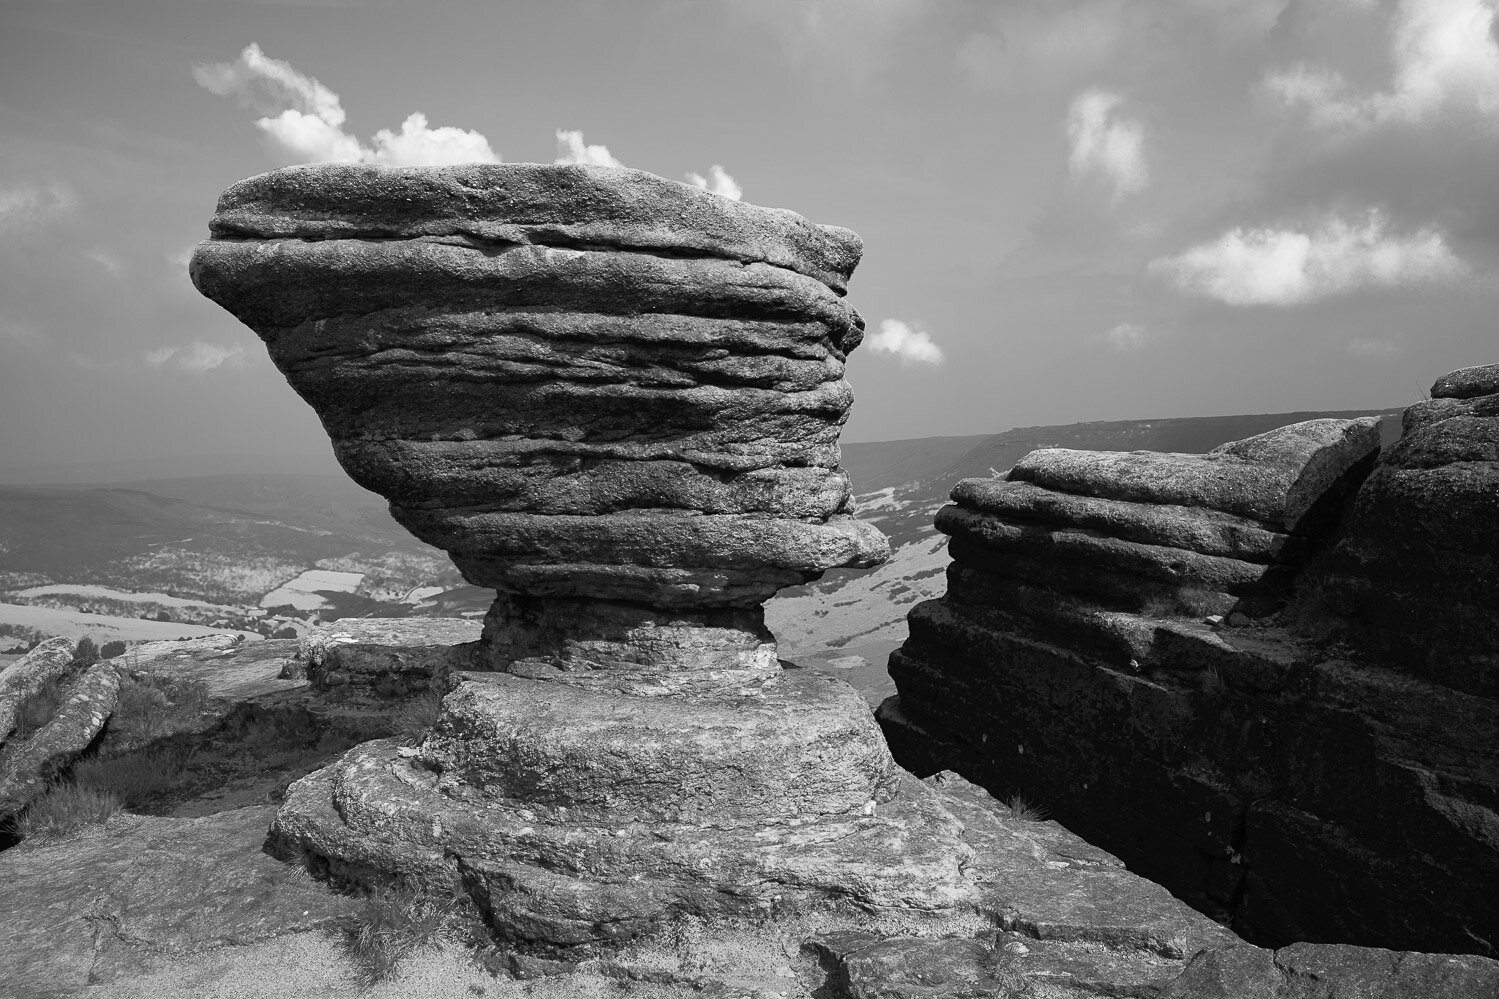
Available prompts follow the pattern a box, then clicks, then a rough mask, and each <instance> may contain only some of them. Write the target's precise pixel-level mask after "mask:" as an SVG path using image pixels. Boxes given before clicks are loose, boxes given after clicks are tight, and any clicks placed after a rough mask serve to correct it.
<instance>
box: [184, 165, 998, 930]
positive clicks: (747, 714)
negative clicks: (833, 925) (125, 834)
mask: <svg viewBox="0 0 1499 999" xmlns="http://www.w3.org/2000/svg"><path fill="white" fill-rule="evenodd" d="M211 231H212V234H213V238H212V239H210V240H209V241H207V242H205V243H203V244H201V245H200V246H199V248H198V250H197V252H196V253H195V255H194V258H193V263H192V276H193V280H194V282H195V283H196V284H197V286H198V287H199V289H200V290H202V291H203V292H204V293H205V294H206V295H208V296H209V297H210V298H213V299H214V300H215V301H217V302H219V303H220V304H222V305H224V306H225V307H226V308H227V309H229V310H230V311H231V312H233V313H234V314H235V315H236V316H238V317H239V318H240V319H242V320H243V321H244V322H245V323H247V324H248V325H249V326H250V327H251V328H253V329H254V330H255V331H256V332H257V333H258V334H259V335H260V337H261V338H262V339H263V340H264V341H265V343H266V345H267V348H268V349H269V351H270V355H271V358H272V360H273V361H275V363H276V364H277V366H278V367H279V368H280V369H281V371H282V372H283V373H284V374H285V375H286V377H287V379H288V381H290V382H291V384H292V386H293V387H294V388H295V389H296V390H297V392H298V393H300V394H301V395H302V397H303V398H305V399H306V400H307V401H308V402H309V403H311V404H312V406H313V407H314V408H315V409H316V410H317V412H318V415H319V416H320V417H321V419H322V421H323V424H324V426H325V427H326V428H327V430H328V432H329V435H330V436H331V437H332V439H333V443H334V449H335V453H336V454H337V456H338V458H339V461H340V462H341V463H342V464H343V466H344V468H345V469H346V470H347V471H348V472H349V474H350V475H351V476H353V477H354V478H355V479H356V480H357V481H358V482H360V483H361V484H362V485H364V486H366V487H368V488H370V489H373V490H375V491H377V492H379V493H381V494H382V495H384V496H385V497H387V498H388V499H389V500H390V502H391V511H392V514H393V515H394V516H395V517H396V518H397V519H398V520H399V521H400V522H401V523H402V524H403V525H405V526H406V527H407V528H408V529H410V530H411V531H412V532H413V533H414V534H416V535H417V536H418V537H420V538H422V539H423V540H425V541H427V542H429V543H432V544H435V545H438V546H439V547H442V548H444V549H445V550H447V551H448V552H449V554H450V555H451V556H452V558H453V560H454V562H455V563H456V564H457V565H458V567H459V568H460V569H461V570H462V572H463V573H464V575H465V577H466V578H467V579H468V580H469V581H470V582H472V583H474V584H476V585H480V586H486V587H492V588H494V589H496V590H498V591H499V597H498V599H497V600H496V602H495V605H494V607H493V609H492V610H491V611H490V613H489V616H488V618H487V619H486V621H485V623H484V628H483V633H482V636H481V637H480V639H479V641H478V643H477V644H476V645H474V646H472V647H471V648H469V649H467V650H465V651H463V652H461V653H459V654H458V655H459V656H460V657H466V660H467V661H466V663H464V662H461V661H458V660H456V659H455V660H453V661H452V662H450V663H449V664H448V666H451V667H452V668H448V667H444V669H443V670H439V671H436V672H435V673H432V674H431V678H432V680H433V682H435V683H436V684H437V686H438V687H439V688H440V689H442V690H444V691H445V692H446V696H445V697H444V699H443V702H442V709H441V714H440V717H439V719H438V721H437V723H436V726H435V728H434V729H433V730H432V731H431V732H430V733H429V734H428V735H427V737H426V738H425V739H424V740H423V741H422V742H421V743H420V745H417V746H405V745H399V744H398V743H397V741H396V740H390V741H387V742H375V743H367V744H365V745H364V746H361V747H359V748H357V749H355V750H354V751H352V752H350V753H349V754H348V755H347V756H345V757H344V758H343V759H342V760H341V761H339V762H338V763H337V764H335V765H334V766H332V767H330V768H328V769H326V770H323V771H320V772H318V773H316V774H313V775H311V776H310V777H308V778H306V779H304V780H302V781H300V782H298V783H297V784H295V785H293V787H292V788H291V790H290V792H289V794H288V797H287V800H286V803H285V805H284V806H283V807H282V809H281V810H280V812H279V814H278V816H277V820H276V825H275V829H274V834H275V836H276V837H277V838H278V839H279V840H280V841H281V842H282V843H283V845H285V846H288V847H293V848H298V849H300V850H302V851H303V852H304V853H306V854H308V855H311V856H313V857H320V858H322V859H323V861H325V862H326V864H327V865H328V867H329V869H331V870H333V871H335V872H336V873H339V874H341V875H343V876H346V877H350V878H355V879H362V880H369V879H371V878H378V877H388V876H391V875H410V874H415V873H418V872H420V873H422V874H425V875H440V876H448V877H451V878H454V879H456V880H461V881H462V883H463V884H464V885H465V886H466V887H467V888H468V890H469V891H470V893H471V894H473V895H475V897H476V898H477V899H479V901H480V903H481V908H482V909H483V910H484V912H485V914H486V916H487V918H489V919H490V921H491V923H492V924H493V925H494V926H495V927H496V928H497V929H499V930H500V931H501V932H503V933H504V934H506V935H507V936H510V937H513V938H521V939H527V940H533V941H540V942H544V943H549V944H552V945H574V944H583V943H592V942H598V941H611V940H615V939H619V938H621V937H628V936H631V935H634V934H637V933H640V932H644V931H646V930H649V929H651V928H652V927H655V926H657V925H660V924H661V923H662V922H663V921H664V920H669V919H672V918H676V917H680V916H690V915H698V916H713V915H733V916H757V917H758V916H761V915H765V914H767V913H769V912H771V911H772V910H774V909H777V908H778V907H779V908H780V909H787V908H790V909H795V908H797V907H804V906H813V907H825V906H827V905H833V906H834V907H837V906H852V907H855V908H860V907H862V910H871V909H872V910H876V911H880V912H886V913H890V914H892V915H893V916H895V917H897V918H906V917H908V916H909V917H913V918H914V917H920V918H927V917H933V918H941V917H942V916H944V914H946V915H951V914H953V913H955V912H957V911H959V909H960V908H961V906H962V905H964V904H965V900H966V899H969V898H970V897H971V896H972V894H973V886H972V885H971V883H969V882H968V881H966V880H965V878H964V875H963V868H964V865H965V864H966V863H967V861H968V858H969V857H970V856H971V849H970V848H969V847H967V846H966V845H965V844H964V843H963V840H962V838H961V835H960V832H961V825H960V824H959V823H958V822H957V820H955V819H954V818H953V817H952V815H951V814H950V813H949V812H948V811H947V810H946V809H945V808H944V807H942V806H941V804H940V803H939V801H938V800H937V798H936V796H935V795H934V794H933V792H932V791H931V790H930V788H928V787H927V786H926V785H923V784H922V783H921V782H919V781H916V780H915V779H914V778H911V777H910V775H909V774H904V773H903V772H902V771H900V770H899V768H897V767H895V765H894V763H893V761H892V760H891V758H890V756H889V751H888V750H887V749H886V747H885V745H884V742H883V740H882V738H881V737H880V733H879V730H878V728H877V727H876V726H875V725H874V723H873V721H872V720H871V718H870V717H869V715H868V712H867V709H866V708H865V707H864V706H863V704H862V701H861V699H860V698H859V696H858V695H857V694H856V693H855V692H854V691H853V690H852V689H851V688H849V687H847V686H846V685H844V684H841V683H835V682H832V681H830V680H827V679H825V678H822V677H820V676H817V675H814V674H812V673H810V672H805V671H801V670H796V669H788V668H784V667H783V664H782V663H780V662H779V660H778V659H777V656H776V649H775V640H774V638H773V636H772V635H771V634H770V632H769V631H768V630H767V629H766V628H765V625H764V614H763V609H762V607H761V604H762V603H763V602H764V600H766V599H767V598H768V597H770V596H771V595H773V594H774V593H775V592H776V591H777V590H778V589H780V588H781V587H783V586H788V585H792V584H798V583H802V582H806V581H809V580H813V579H816V578H817V577H818V576H819V575H820V574H821V573H822V572H824V571H825V570H827V569H829V568H833V567H837V566H869V565H873V564H877V563H878V562H880V561H882V560H883V559H884V558H885V557H886V555H887V552H888V549H887V545H886V542H885V540H884V538H883V537H882V536H881V535H880V534H879V532H878V531H876V530H875V529H873V528H872V527H870V526H868V525H865V524H863V523H861V522H859V521H857V520H855V519H854V518H853V517H852V516H851V515H850V511H849V495H850V493H849V484H848V477H847V476H846V475H845V474H844V472H843V471H842V469H841V468H839V451H838V433H839V429H840V428H841V426H842V424H843V422H844V420H845V418H846V416H847V413H848V407H849V405H850V403H851V402H852V394H851V392H850V390H849V387H848V385H847V383H846V382H845V381H844V380H843V364H844V360H845V357H846V355H847V353H848V352H849V351H850V350H852V349H853V348H854V347H855V346H856V345H857V344H858V343H859V340H860V337H861V335H862V329H863V322H862V320H861V319H860V318H859V316H858V314H857V313H856V312H855V311H854V310H853V309H852V308H851V307H850V306H849V305H848V304H847V303H846V302H845V301H844V299H843V293H844V291H845V287H846V283H847V280H848V277H849V275H850V273H851V272H852V270H853V268H854V265H855V264H856V263H857V262H858V258H859V254H860V242H859V239H858V237H857V236H856V235H854V234H853V233H851V232H849V231H848V230H846V229H839V228H836V227H832V226H819V225H815V224H813V223H811V222H808V221H807V220H806V219H803V218H802V217H801V216H799V215H796V214H795V213H792V212H786V211H779V210H772V209H764V208H758V207H755V206H752V205H746V204H742V203H738V202H733V201H729V200H727V199H724V198H721V197H718V196H716V195H712V194H708V193H707V192H704V191H699V190H696V189H694V188H691V187H688V186H686V185H682V184H676V183H673V182H670V181H666V180H662V179H661V178H658V177H653V176H651V175H649V174H645V173H641V172H639V171H634V170H626V169H619V168H606V167H586V166H557V167H550V166H548V167H543V166H535V165H526V164H521V165H504V166H472V167H446V168H431V169H428V168H421V169H386V168H376V167H365V166H318V167H302V168H290V169H286V170H279V171H276V172H274V173H271V174H267V175H264V176H262V177H256V178H252V179H251V180H248V181H245V182H243V183H242V184H239V185H236V186H235V187H233V188H231V189H230V190H229V191H228V192H226V193H225V195H224V196H223V198H222V199H221V201H220V204H219V212H218V214H217V215H216V217H215V219H214V221H213V224H212V227H211ZM355 644H357V643H355ZM389 644H394V645H399V644H401V643H399V642H397V643H389ZM377 651H378V650H377ZM335 652H336V655H335V656H334V658H338V657H340V656H342V655H343V652H342V650H333V649H327V650H323V652H322V653H321V656H322V660H323V661H324V665H323V666H320V667H318V668H319V669H322V670H324V672H326V671H327V670H326V661H327V660H328V658H329V656H330V655H333V654H334V653H335ZM428 652H430V650H425V651H424V652H423V654H422V656H421V657H418V658H430V656H429V655H428V654H427V653H428ZM377 658H378V657H377ZM396 658H397V659H399V658H401V657H400V656H397V657H396ZM412 661H415V660H414V659H413V660H412ZM372 662H373V660H372ZM381 664H384V665H381ZM464 665H468V666H469V667H470V668H468V669H464V668H462V666H464ZM399 666H400V664H399V663H395V665H394V666H392V665H391V664H385V663H384V660H379V663H377V664H376V665H375V666H373V667H371V669H370V670H362V671H363V672H371V671H373V672H372V673H371V675H373V673H378V672H379V670H381V669H386V670H387V672H389V669H395V668H397V667H399ZM387 667H389V669H388V668H387ZM360 671H361V670H355V672H360ZM335 672H337V671H336V670H335ZM344 672H349V670H344ZM408 672H409V671H408ZM481 896H482V897H481Z"/></svg>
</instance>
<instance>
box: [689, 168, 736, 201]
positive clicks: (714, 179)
mask: <svg viewBox="0 0 1499 999" xmlns="http://www.w3.org/2000/svg"><path fill="white" fill-rule="evenodd" d="M687 182H688V183H689V184H691V185H692V186H693V187H701V188H702V189H703V190H705V191H711V192H713V193H714V194H719V195H722V196H723V197H725V198H728V199H729V200H730V201H738V200H739V199H740V198H742V197H744V191H743V190H742V189H741V188H740V186H739V184H738V182H737V181H735V180H734V178H733V177H730V176H729V172H728V171H727V170H725V169H724V168H723V167H721V166H719V165H718V164H717V163H715V164H713V165H712V166H711V167H709V168H708V176H706V177H704V176H703V175H702V174H700V173H688V174H687Z"/></svg>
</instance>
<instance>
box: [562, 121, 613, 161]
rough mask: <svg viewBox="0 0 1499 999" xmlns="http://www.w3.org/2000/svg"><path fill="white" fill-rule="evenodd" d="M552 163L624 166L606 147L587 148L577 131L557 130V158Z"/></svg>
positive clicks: (579, 132) (580, 132)
mask: <svg viewBox="0 0 1499 999" xmlns="http://www.w3.org/2000/svg"><path fill="white" fill-rule="evenodd" d="M552 162H553V163H587V164H591V165H593V166H612V167H622V166H624V164H623V163H621V162H620V161H619V160H617V159H615V158H614V157H613V156H612V155H611V154H610V152H609V147H608V146H589V145H585V144H584V142H583V133H582V131H580V130H578V129H573V130H572V131H567V130H566V129H561V128H559V129H557V158H556V159H555V160H553V161H552Z"/></svg>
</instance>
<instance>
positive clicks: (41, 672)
mask: <svg viewBox="0 0 1499 999" xmlns="http://www.w3.org/2000/svg"><path fill="white" fill-rule="evenodd" d="M48 688H50V689H52V690H54V691H55V694H56V698H55V700H56V704H57V709H56V712H55V713H54V714H53V715H52V716H51V717H50V718H47V719H46V720H45V721H43V722H42V724H40V725H39V726H38V727H37V728H36V729H35V730H34V731H27V732H22V731H20V730H19V729H18V727H17V724H16V723H17V721H18V718H19V715H20V713H21V710H22V708H23V706H24V705H25V704H26V702H27V701H28V700H29V699H30V698H33V697H36V696H38V695H39V694H41V693H42V692H43V691H44V689H48ZM119 691H120V680H119V677H118V676H117V675H116V674H115V670H114V666H113V665H111V664H110V663H108V662H102V661H101V662H96V663H92V664H90V665H88V666H86V667H81V668H80V667H78V666H77V664H76V663H75V662H74V659H73V643H72V642H71V641H69V640H68V639H66V638H49V639H47V640H46V641H45V642H42V643H41V644H40V645H38V646H37V647H36V648H34V649H32V650H31V651H30V652H29V653H27V654H26V655H25V656H24V657H23V658H21V659H20V660H19V661H18V662H16V663H14V664H12V665H11V666H9V667H7V668H6V669H5V670H4V671H3V672H0V821H3V820H7V819H10V818H13V817H14V816H16V815H17V814H18V813H20V812H21V810H22V809H24V808H25V807H26V806H27V805H28V804H30V803H31V802H32V801H34V800H35V799H36V798H38V797H39V796H41V795H42V794H43V793H44V792H45V791H46V790H47V787H48V785H49V784H50V783H51V781H52V779H53V778H54V777H56V776H57V774H58V773H59V772H61V771H63V770H64V769H66V768H67V767H68V766H69V765H70V764H72V762H73V761H74V760H75V759H76V758H77V757H78V754H79V753H81V752H83V751H84V749H86V748H87V747H88V745H89V744H90V743H91V742H93V741H94V737H95V736H96V735H98V734H99V731H100V729H102V728H103V727H104V723H105V722H106V721H108V720H109V716H110V713H111V712H113V711H114V707H115V699H116V698H117V696H118V695H119Z"/></svg>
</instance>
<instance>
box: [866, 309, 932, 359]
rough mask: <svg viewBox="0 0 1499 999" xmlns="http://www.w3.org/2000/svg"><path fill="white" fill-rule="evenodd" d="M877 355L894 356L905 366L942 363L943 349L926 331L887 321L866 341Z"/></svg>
mask: <svg viewBox="0 0 1499 999" xmlns="http://www.w3.org/2000/svg"><path fill="white" fill-rule="evenodd" d="M864 342H865V343H867V344H868V345H869V349H870V350H872V351H874V352H875V353H877V354H894V355H895V356H896V357H899V358H900V359H901V362H902V363H904V364H931V365H938V364H941V363H942V348H940V347H938V346H937V345H936V344H935V343H933V342H932V338H931V336H930V334H928V333H927V331H926V330H923V329H920V328H918V327H917V326H916V325H915V324H908V323H903V322H901V321H900V320H899V319H886V320H884V321H883V322H881V323H880V331H879V332H878V333H876V334H875V335H874V336H872V337H870V338H869V339H867V340H865V341H864Z"/></svg>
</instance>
